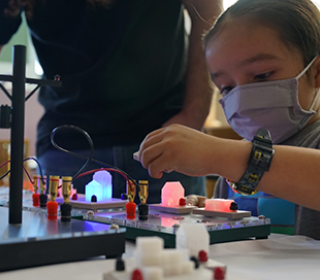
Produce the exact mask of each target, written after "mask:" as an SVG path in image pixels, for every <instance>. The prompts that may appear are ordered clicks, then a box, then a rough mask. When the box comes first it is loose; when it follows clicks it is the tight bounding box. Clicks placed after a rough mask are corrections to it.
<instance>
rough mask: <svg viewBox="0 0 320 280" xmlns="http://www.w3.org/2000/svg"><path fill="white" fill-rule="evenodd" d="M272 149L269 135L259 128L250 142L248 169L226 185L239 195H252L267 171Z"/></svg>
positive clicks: (272, 152) (266, 131)
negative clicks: (235, 180)
mask: <svg viewBox="0 0 320 280" xmlns="http://www.w3.org/2000/svg"><path fill="white" fill-rule="evenodd" d="M273 154H274V149H273V148H272V141H271V137H270V133H269V131H268V130H266V129H264V128H260V129H259V130H258V131H257V133H256V135H255V136H254V138H253V140H252V150H251V153H250V157H249V161H248V168H247V170H246V171H245V173H244V174H243V176H242V177H241V179H240V180H239V182H237V183H234V182H232V181H230V180H228V179H227V180H226V181H227V183H228V185H229V186H230V187H231V188H232V189H233V191H235V192H236V193H239V194H241V195H253V194H256V193H257V192H258V191H257V190H256V187H257V185H258V184H259V182H260V180H261V178H262V175H263V174H264V172H266V171H269V168H270V165H271V162H272V157H273Z"/></svg>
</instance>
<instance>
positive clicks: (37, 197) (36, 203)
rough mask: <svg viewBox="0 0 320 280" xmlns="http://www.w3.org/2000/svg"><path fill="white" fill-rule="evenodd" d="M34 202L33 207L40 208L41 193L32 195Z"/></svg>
mask: <svg viewBox="0 0 320 280" xmlns="http://www.w3.org/2000/svg"><path fill="white" fill-rule="evenodd" d="M32 202H33V204H32V205H33V206H40V194H39V193H34V194H33V195H32Z"/></svg>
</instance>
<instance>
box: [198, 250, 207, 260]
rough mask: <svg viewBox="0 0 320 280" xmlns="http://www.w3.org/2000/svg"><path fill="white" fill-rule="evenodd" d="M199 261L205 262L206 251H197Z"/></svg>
mask: <svg viewBox="0 0 320 280" xmlns="http://www.w3.org/2000/svg"><path fill="white" fill-rule="evenodd" d="M199 261H200V262H202V263H205V262H207V261H208V254H207V252H206V251H204V250H201V251H199Z"/></svg>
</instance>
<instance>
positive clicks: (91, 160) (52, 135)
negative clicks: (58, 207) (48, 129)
mask: <svg viewBox="0 0 320 280" xmlns="http://www.w3.org/2000/svg"><path fill="white" fill-rule="evenodd" d="M62 128H65V129H71V130H72V129H74V130H77V131H79V132H81V133H82V134H83V135H85V137H86V139H87V140H88V142H89V145H90V156H89V157H86V156H83V155H81V154H78V153H74V152H71V151H70V150H67V149H64V148H62V147H60V146H59V145H58V144H57V143H56V142H55V141H54V135H55V134H56V133H57V131H58V130H60V129H62ZM51 143H52V145H53V146H54V147H55V148H56V149H58V150H60V151H62V152H65V153H67V154H70V155H73V156H75V157H78V158H82V159H86V160H87V161H86V163H85V164H84V166H83V167H81V169H80V170H79V171H78V172H77V173H76V174H75V175H74V176H73V179H72V180H75V178H76V177H77V176H78V175H79V174H80V173H81V172H82V171H83V170H84V169H85V168H86V167H87V166H88V164H89V163H90V162H95V163H97V164H99V165H101V166H104V167H109V168H113V169H115V170H118V171H120V172H122V173H123V174H125V175H126V176H127V177H128V178H129V179H130V180H131V181H132V182H133V183H134V184H135V186H136V187H138V184H137V182H136V181H135V180H134V179H133V177H132V176H130V175H129V174H128V173H126V172H125V171H123V170H121V169H120V168H118V167H115V166H113V165H111V164H108V163H105V162H102V161H99V160H97V159H94V158H93V152H94V146H93V141H92V139H91V137H90V135H89V133H87V132H86V131H85V130H83V129H82V128H79V127H77V126H74V125H63V126H58V127H56V128H55V129H53V130H52V133H51Z"/></svg>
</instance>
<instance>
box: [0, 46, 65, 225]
mask: <svg viewBox="0 0 320 280" xmlns="http://www.w3.org/2000/svg"><path fill="white" fill-rule="evenodd" d="M26 50H27V48H26V47H25V46H22V45H16V46H14V47H13V75H12V76H10V75H0V81H6V82H11V83H12V95H10V94H9V93H8V92H7V91H6V90H5V88H4V87H3V86H2V84H0V85H1V86H0V88H1V89H2V90H3V91H4V93H5V94H6V95H7V96H8V98H9V99H11V102H12V105H11V150H10V152H11V164H10V166H11V176H10V193H9V196H10V204H9V223H10V224H21V223H22V189H23V150H24V108H25V101H26V100H27V99H28V98H30V97H31V95H32V94H33V93H34V92H35V91H36V90H37V89H38V88H39V87H40V86H42V85H47V86H55V87H60V86H61V82H60V77H59V78H55V80H53V81H47V80H39V79H29V78H26ZM26 83H30V84H36V85H37V87H36V89H34V90H33V91H32V92H31V93H30V94H29V95H28V96H27V97H25V84H26ZM2 108H3V107H2ZM5 110H6V112H7V111H8V107H5ZM1 111H2V110H1ZM9 111H10V109H9ZM5 115H6V118H7V116H8V114H5ZM8 119H9V118H8ZM5 123H6V125H3V126H2V128H8V127H10V124H8V122H7V121H6V122H5Z"/></svg>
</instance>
